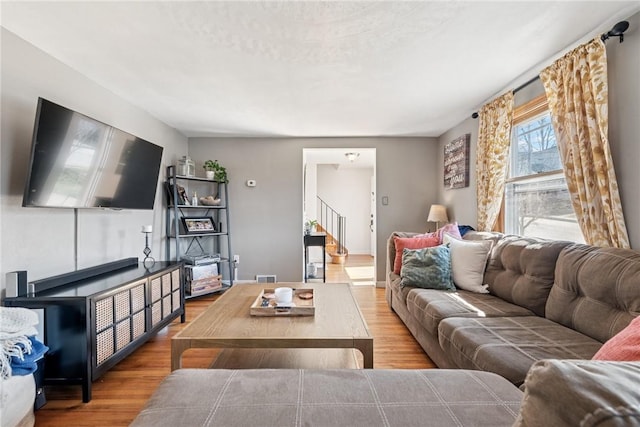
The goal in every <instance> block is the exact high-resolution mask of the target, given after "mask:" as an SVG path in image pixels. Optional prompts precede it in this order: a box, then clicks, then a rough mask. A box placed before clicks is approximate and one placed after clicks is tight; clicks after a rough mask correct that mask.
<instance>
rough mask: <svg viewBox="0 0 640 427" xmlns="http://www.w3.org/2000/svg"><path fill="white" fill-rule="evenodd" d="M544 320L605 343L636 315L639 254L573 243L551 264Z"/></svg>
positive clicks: (639, 295) (639, 289)
mask: <svg viewBox="0 0 640 427" xmlns="http://www.w3.org/2000/svg"><path fill="white" fill-rule="evenodd" d="M555 274H556V282H555V284H554V285H553V287H552V289H551V292H550V294H549V300H548V301H547V310H546V316H547V318H549V319H551V320H553V321H555V322H558V323H560V324H563V325H565V326H567V327H569V328H571V329H575V330H577V331H579V332H582V333H583V334H585V335H588V336H590V337H592V338H594V339H596V340H598V341H600V342H605V341H607V340H608V339H610V338H611V337H612V336H614V335H615V334H617V333H618V332H620V331H621V330H622V329H624V328H625V327H626V326H627V325H628V324H629V323H630V322H631V320H632V319H633V318H634V317H635V316H637V315H638V313H640V281H639V279H638V278H639V277H640V252H638V251H634V250H631V249H619V248H598V247H595V246H588V245H581V244H574V245H571V246H568V247H566V248H565V249H564V250H563V251H562V252H561V253H560V256H559V257H558V262H557V264H556V273H555Z"/></svg>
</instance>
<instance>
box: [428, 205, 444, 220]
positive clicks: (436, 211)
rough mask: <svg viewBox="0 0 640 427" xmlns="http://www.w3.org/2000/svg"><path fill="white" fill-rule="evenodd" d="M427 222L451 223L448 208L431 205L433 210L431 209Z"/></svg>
mask: <svg viewBox="0 0 640 427" xmlns="http://www.w3.org/2000/svg"><path fill="white" fill-rule="evenodd" d="M427 221H430V222H449V218H448V217H447V208H446V207H444V206H443V205H431V209H429V218H427Z"/></svg>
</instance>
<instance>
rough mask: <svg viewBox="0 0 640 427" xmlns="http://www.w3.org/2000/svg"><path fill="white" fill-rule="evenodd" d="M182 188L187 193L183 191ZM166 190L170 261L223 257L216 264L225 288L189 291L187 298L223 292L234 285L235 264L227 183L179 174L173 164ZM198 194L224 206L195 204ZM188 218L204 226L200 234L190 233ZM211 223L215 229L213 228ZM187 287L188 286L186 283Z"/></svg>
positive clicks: (168, 172)
mask: <svg viewBox="0 0 640 427" xmlns="http://www.w3.org/2000/svg"><path fill="white" fill-rule="evenodd" d="M180 188H182V189H184V191H181V190H180ZM166 190H167V191H166V194H167V220H166V224H167V230H166V232H167V239H166V253H167V257H168V259H172V260H176V261H183V257H184V256H190V257H196V258H197V257H204V256H216V255H219V257H220V259H219V261H217V262H216V265H217V267H218V273H219V274H221V275H222V283H223V286H222V287H221V288H216V289H211V290H205V291H202V292H190V289H186V288H185V298H187V299H188V298H193V297H197V296H201V295H206V294H210V293H213V292H220V291H224V290H226V289H228V288H230V287H231V286H233V279H234V277H233V275H234V270H235V264H234V261H233V252H232V250H231V229H230V225H229V194H228V191H227V183H226V182H219V181H215V180H210V179H207V178H199V177H193V176H181V175H177V174H176V167H175V166H173V165H171V166H168V167H167V181H166ZM194 193H197V195H198V196H197V198H198V199H199V198H200V197H207V196H214V197H217V198H219V199H220V203H219V204H216V205H203V204H201V202H200V200H198V204H197V205H194V204H193V203H192V198H193V195H194ZM185 195H186V197H185ZM185 218H190V219H191V220H190V223H194V222H195V223H198V224H200V225H202V226H203V227H202V228H201V229H198V230H196V231H189V230H188V229H187V227H186V221H185ZM211 224H212V225H213V228H211ZM187 264H188V263H187ZM187 267H188V266H187ZM185 276H187V274H185ZM186 285H187V283H185V286H186Z"/></svg>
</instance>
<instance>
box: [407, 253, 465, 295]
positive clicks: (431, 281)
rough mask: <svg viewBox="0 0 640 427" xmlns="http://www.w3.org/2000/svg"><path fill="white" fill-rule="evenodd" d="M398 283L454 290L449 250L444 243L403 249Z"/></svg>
mask: <svg viewBox="0 0 640 427" xmlns="http://www.w3.org/2000/svg"><path fill="white" fill-rule="evenodd" d="M400 279H401V280H400V285H401V286H415V287H418V288H426V289H442V290H455V289H456V287H455V286H454V285H453V281H452V280H451V252H450V251H449V248H448V247H447V246H446V245H440V246H435V247H431V248H423V249H404V250H403V251H402V268H401V269H400Z"/></svg>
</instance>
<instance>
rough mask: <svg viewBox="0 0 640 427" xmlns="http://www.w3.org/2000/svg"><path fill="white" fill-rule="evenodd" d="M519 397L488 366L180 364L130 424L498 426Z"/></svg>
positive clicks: (506, 422) (507, 421)
mask: <svg viewBox="0 0 640 427" xmlns="http://www.w3.org/2000/svg"><path fill="white" fill-rule="evenodd" d="M521 399H522V392H521V391H520V390H518V389H517V388H516V387H514V386H513V385H512V384H510V383H509V382H508V381H506V380H505V379H504V378H500V377H499V376H497V375H494V374H491V373H488V372H470V371H461V370H445V369H442V370H440V369H428V370H408V369H407V370H402V369H391V370H385V369H342V370H339V369H334V370H328V369H327V370H302V369H278V370H273V369H243V370H225V369H180V370H177V371H174V372H172V373H171V374H170V375H169V376H167V378H165V379H164V381H163V382H162V383H161V384H160V386H158V388H157V389H156V391H155V392H154V393H153V395H152V396H151V398H150V399H149V401H148V402H147V404H146V405H145V407H144V408H143V409H142V411H141V412H140V414H138V416H137V417H136V419H135V420H134V421H133V423H132V424H131V426H133V427H141V426H153V427H162V426H177V425H187V426H191V425H198V426H254V425H255V426H276V425H277V426H338V425H349V426H370V427H373V426H398V427H405V426H417V425H424V424H425V420H428V422H429V424H430V425H437V426H442V427H447V426H456V427H458V426H461V425H486V426H494V427H499V426H511V425H512V424H513V422H514V421H515V419H516V416H517V414H518V411H519V408H520V400H521ZM479 420H481V422H479Z"/></svg>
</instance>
